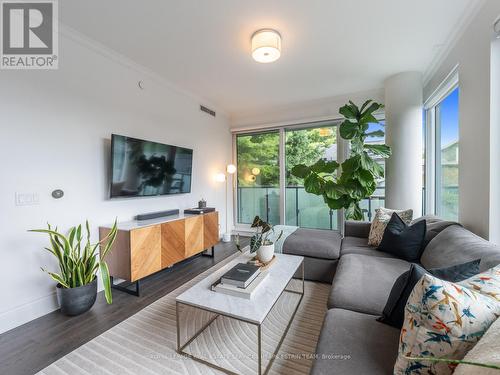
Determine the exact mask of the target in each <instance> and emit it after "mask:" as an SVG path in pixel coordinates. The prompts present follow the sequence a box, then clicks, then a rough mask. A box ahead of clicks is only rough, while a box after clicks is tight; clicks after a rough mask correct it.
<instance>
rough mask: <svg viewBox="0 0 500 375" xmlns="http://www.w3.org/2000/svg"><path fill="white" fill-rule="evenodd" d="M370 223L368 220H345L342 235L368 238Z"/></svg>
mask: <svg viewBox="0 0 500 375" xmlns="http://www.w3.org/2000/svg"><path fill="white" fill-rule="evenodd" d="M371 225H372V224H371V223H370V222H369V221H352V220H346V222H345V229H344V236H345V237H359V238H368V235H369V234H370V227H371Z"/></svg>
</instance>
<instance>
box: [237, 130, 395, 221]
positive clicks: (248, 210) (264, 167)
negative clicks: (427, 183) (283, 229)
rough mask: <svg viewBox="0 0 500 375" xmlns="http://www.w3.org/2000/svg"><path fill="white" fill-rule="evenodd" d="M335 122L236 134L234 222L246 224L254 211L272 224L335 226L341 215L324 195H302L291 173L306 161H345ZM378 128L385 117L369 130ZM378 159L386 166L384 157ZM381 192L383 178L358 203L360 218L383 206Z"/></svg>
mask: <svg viewBox="0 0 500 375" xmlns="http://www.w3.org/2000/svg"><path fill="white" fill-rule="evenodd" d="M337 125H338V122H337V121H330V122H322V123H320V124H310V125H307V126H302V127H297V126H294V127H282V128H279V129H277V130H272V131H266V132H255V133H247V134H237V135H236V136H235V146H236V162H237V167H238V171H237V182H236V202H237V207H236V221H237V223H238V224H250V223H251V222H252V220H253V218H254V217H255V216H256V215H259V216H260V217H261V218H263V219H265V220H267V221H268V222H270V223H272V224H285V225H294V226H299V227H302V228H316V229H338V228H340V225H341V222H340V221H341V220H342V219H341V215H340V213H339V212H338V211H336V210H330V209H329V207H328V206H327V205H326V203H325V202H324V200H323V197H321V196H317V195H314V194H309V193H307V192H306V191H305V189H304V182H303V181H302V179H300V178H298V177H296V176H293V175H292V174H291V170H292V168H293V167H294V166H295V165H298V164H306V165H311V164H314V163H315V162H317V161H318V160H319V159H324V160H337V161H339V162H341V161H342V160H344V157H345V154H346V152H344V151H346V144H347V142H345V141H343V140H341V139H340V138H339V137H338V136H337V128H338V127H337ZM383 127H384V121H381V123H380V124H371V125H370V130H372V131H375V130H379V129H382V130H383ZM339 139H340V141H339ZM369 141H370V142H372V143H383V142H384V141H385V140H384V138H383V137H381V138H370V140H369ZM377 162H379V163H380V164H381V165H382V166H384V167H385V165H384V164H385V163H384V160H383V159H380V160H377ZM384 195H385V181H384V179H381V180H380V181H378V188H377V190H376V191H375V193H374V194H373V196H372V197H370V198H367V199H365V200H364V201H362V202H361V208H362V210H363V212H364V214H365V219H367V220H371V218H372V217H373V214H374V212H375V209H376V208H378V207H381V206H383V205H384V202H385V197H384Z"/></svg>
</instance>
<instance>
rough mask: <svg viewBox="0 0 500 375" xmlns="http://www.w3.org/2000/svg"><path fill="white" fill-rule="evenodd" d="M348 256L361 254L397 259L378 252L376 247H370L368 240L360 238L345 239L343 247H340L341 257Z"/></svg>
mask: <svg viewBox="0 0 500 375" xmlns="http://www.w3.org/2000/svg"><path fill="white" fill-rule="evenodd" d="M347 254H361V255H371V256H374V257H382V258H395V257H394V256H392V255H391V254H388V253H383V252H382V251H377V249H376V248H375V247H373V246H370V245H368V239H367V238H358V237H344V239H343V240H342V246H341V247H340V256H344V255H347Z"/></svg>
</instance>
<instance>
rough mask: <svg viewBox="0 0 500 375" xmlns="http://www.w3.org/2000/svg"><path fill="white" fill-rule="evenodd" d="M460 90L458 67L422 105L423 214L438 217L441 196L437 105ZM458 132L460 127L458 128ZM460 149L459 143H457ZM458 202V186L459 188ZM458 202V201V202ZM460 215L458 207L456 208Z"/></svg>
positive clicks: (439, 132)
mask: <svg viewBox="0 0 500 375" xmlns="http://www.w3.org/2000/svg"><path fill="white" fill-rule="evenodd" d="M457 88H458V89H459V90H460V82H459V74H458V65H457V66H456V67H455V68H454V69H453V70H452V71H451V72H450V73H449V74H448V76H447V77H446V78H445V79H444V81H443V82H442V83H441V84H440V85H439V86H438V87H437V89H436V90H435V91H434V92H433V93H432V94H431V95H430V96H429V98H428V99H427V100H426V101H425V103H424V110H425V139H424V142H425V177H424V178H425V186H424V188H425V198H424V202H425V206H424V214H434V215H439V214H440V212H439V211H440V210H439V208H440V207H441V195H440V194H439V189H438V188H437V184H438V182H439V181H441V168H438V165H439V166H440V165H441V152H438V150H441V146H440V140H441V127H440V124H441V122H440V113H439V105H440V104H441V103H442V102H443V101H444V100H445V99H446V98H447V97H448V96H449V95H450V94H451V93H452V92H453V91H454V90H455V89H457ZM459 130H460V127H459ZM459 142H460V140H459ZM459 147H460V143H459ZM459 163H460V161H459ZM459 200H460V186H459ZM459 202H460V201H459ZM458 214H459V215H460V206H459V207H458Z"/></svg>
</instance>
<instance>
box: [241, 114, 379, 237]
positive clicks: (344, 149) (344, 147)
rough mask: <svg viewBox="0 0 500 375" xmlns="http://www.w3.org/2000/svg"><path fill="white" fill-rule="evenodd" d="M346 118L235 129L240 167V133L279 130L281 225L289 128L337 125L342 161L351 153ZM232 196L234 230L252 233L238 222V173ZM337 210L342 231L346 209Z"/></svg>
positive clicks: (339, 159) (284, 202)
mask: <svg viewBox="0 0 500 375" xmlns="http://www.w3.org/2000/svg"><path fill="white" fill-rule="evenodd" d="M374 116H375V118H376V119H377V120H379V121H384V120H385V112H383V111H382V112H378V113H375V114H374ZM343 120H344V119H343V118H340V117H337V118H332V119H329V120H321V121H311V122H302V123H292V124H287V125H278V126H269V127H260V128H256V129H244V130H234V131H233V132H232V137H233V157H232V159H233V161H234V164H235V165H236V168H238V154H237V152H238V150H237V137H238V135H252V134H262V133H269V132H272V131H276V130H277V131H278V132H279V137H280V140H279V167H280V175H279V184H280V186H279V189H280V207H279V217H280V225H285V220H286V212H285V210H286V164H285V162H286V155H285V143H286V134H285V132H286V131H287V130H302V129H311V128H319V127H322V126H335V129H336V134H337V161H338V162H339V163H342V162H343V161H344V160H346V159H347V157H348V155H349V146H348V145H349V142H348V141H346V140H345V139H343V138H342V137H341V136H340V134H339V125H340V124H341V123H342V121H343ZM232 186H233V189H232V198H233V223H234V228H233V229H234V231H235V232H237V233H251V232H252V229H251V228H250V224H244V223H239V222H238V204H239V202H238V192H237V186H238V181H237V174H235V175H233V183H232ZM336 211H337V219H338V221H337V222H338V225H339V228H338V230H340V231H341V232H343V228H344V222H345V219H344V210H343V209H340V210H336Z"/></svg>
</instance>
